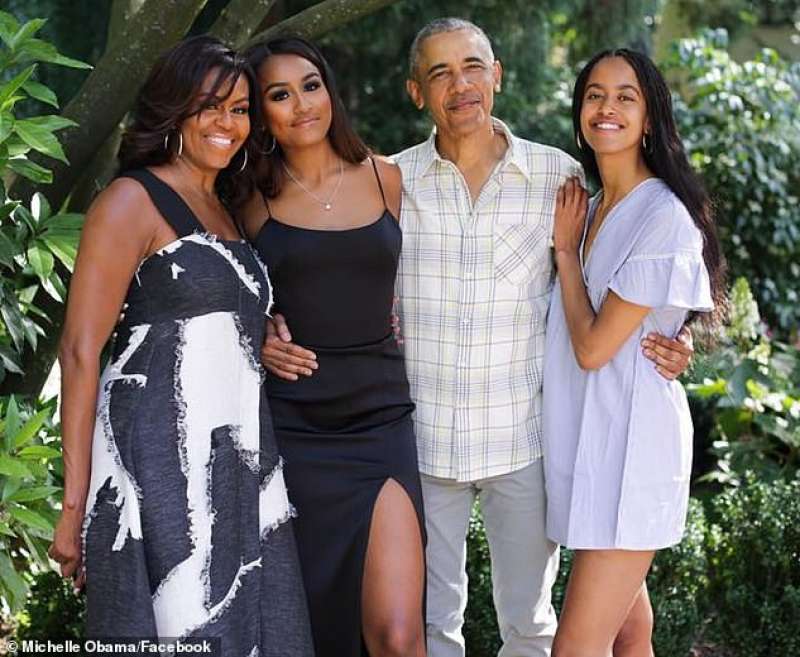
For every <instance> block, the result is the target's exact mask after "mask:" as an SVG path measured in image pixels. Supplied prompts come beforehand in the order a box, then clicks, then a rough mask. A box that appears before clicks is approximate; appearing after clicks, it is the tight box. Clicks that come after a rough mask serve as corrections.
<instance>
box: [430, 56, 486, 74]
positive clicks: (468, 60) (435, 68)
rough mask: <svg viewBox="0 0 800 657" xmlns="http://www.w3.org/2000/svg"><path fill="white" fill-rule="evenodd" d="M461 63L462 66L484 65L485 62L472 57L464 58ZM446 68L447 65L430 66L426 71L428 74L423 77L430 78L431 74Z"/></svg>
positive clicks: (479, 58)
mask: <svg viewBox="0 0 800 657" xmlns="http://www.w3.org/2000/svg"><path fill="white" fill-rule="evenodd" d="M463 63H464V64H475V63H478V64H484V65H485V64H486V62H485V61H484V60H483V59H482V58H481V57H476V56H474V55H473V56H472V57H465V58H464V62H463ZM446 68H447V64H434V65H433V66H431V67H430V68H429V69H428V72H427V73H426V74H425V75H426V76H430V75H431V73H438V72H439V71H442V70H445V69H446Z"/></svg>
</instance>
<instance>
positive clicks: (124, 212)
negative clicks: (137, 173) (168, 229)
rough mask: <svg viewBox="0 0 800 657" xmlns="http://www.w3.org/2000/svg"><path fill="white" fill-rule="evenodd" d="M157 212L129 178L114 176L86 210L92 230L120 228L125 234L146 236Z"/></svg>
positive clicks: (146, 196) (156, 221)
mask: <svg viewBox="0 0 800 657" xmlns="http://www.w3.org/2000/svg"><path fill="white" fill-rule="evenodd" d="M158 225H159V215H158V211H157V210H156V208H155V206H154V205H153V202H152V201H151V200H150V195H149V194H148V193H147V191H146V190H145V189H144V187H142V185H140V184H139V183H138V182H136V181H135V180H133V179H132V178H125V177H121V178H117V179H116V180H114V181H112V182H111V184H110V185H109V186H108V187H106V188H105V189H104V190H103V191H102V192H100V194H98V195H97V197H96V198H95V200H94V201H93V202H92V204H91V206H90V207H89V210H88V211H87V213H86V228H89V229H91V230H92V231H97V230H99V231H102V232H105V231H124V232H125V234H127V235H128V236H129V237H134V238H135V237H139V236H142V237H147V238H150V237H151V236H152V234H153V233H154V231H155V230H156V229H157V227H158Z"/></svg>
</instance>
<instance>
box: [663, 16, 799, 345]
mask: <svg viewBox="0 0 800 657" xmlns="http://www.w3.org/2000/svg"><path fill="white" fill-rule="evenodd" d="M727 45H728V39H727V33H726V32H725V31H724V30H716V31H707V32H705V33H704V35H703V36H701V37H700V38H697V39H684V40H681V41H680V42H678V44H677V45H676V47H675V48H674V50H673V53H672V55H671V57H670V58H669V59H668V61H667V62H665V66H666V69H667V70H668V71H669V73H670V75H671V77H674V78H676V79H677V81H678V88H679V90H680V95H679V97H676V103H675V110H676V116H677V119H678V125H679V128H680V132H681V135H682V136H683V139H684V143H685V145H686V148H687V150H688V152H689V155H690V157H691V161H692V164H693V165H694V166H695V167H696V168H697V169H698V170H699V171H700V173H701V174H702V176H703V178H704V179H705V181H706V184H707V185H708V188H709V190H710V191H711V193H712V195H713V196H714V198H715V201H716V203H717V207H718V211H719V215H720V224H721V225H720V234H721V237H722V240H723V245H724V250H725V253H726V256H727V258H728V260H729V263H730V266H731V271H732V272H733V273H734V274H736V275H739V276H745V277H746V278H747V279H748V280H749V281H750V282H751V284H752V285H753V289H754V291H755V294H756V297H757V298H758V301H759V304H760V305H761V307H762V309H765V310H766V311H767V312H766V318H767V321H768V323H769V324H770V326H771V327H773V328H774V329H776V330H777V331H778V333H779V334H780V335H782V336H783V337H786V336H788V335H789V334H790V333H791V332H793V331H796V327H797V326H798V325H799V324H800V303H798V301H800V289H798V280H800V258H798V256H800V198H799V197H798V191H797V190H798V189H800V168H798V167H797V162H798V161H800V102H799V101H800V97H799V94H800V64H794V65H791V66H790V65H789V64H788V63H786V62H784V61H783V60H781V58H780V57H779V56H778V55H777V53H775V52H774V51H772V50H766V49H765V50H763V51H762V52H761V54H760V55H759V56H758V57H757V58H756V59H755V60H754V61H750V62H745V63H743V64H739V63H737V62H735V61H734V60H733V59H732V58H731V57H730V55H729V54H728V52H727V50H726V48H727Z"/></svg>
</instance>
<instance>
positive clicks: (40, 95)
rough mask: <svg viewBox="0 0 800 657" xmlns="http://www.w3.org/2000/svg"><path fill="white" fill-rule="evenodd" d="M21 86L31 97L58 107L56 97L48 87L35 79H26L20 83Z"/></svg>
mask: <svg viewBox="0 0 800 657" xmlns="http://www.w3.org/2000/svg"><path fill="white" fill-rule="evenodd" d="M22 88H23V89H24V90H25V91H26V92H27V93H28V95H29V96H30V97H31V98H35V99H36V100H38V101H41V102H43V103H46V104H47V105H50V106H52V107H55V108H56V109H58V97H57V96H56V95H55V93H53V92H52V91H51V90H50V89H49V87H46V86H45V85H43V84H41V83H40V82H36V81H35V80H28V81H27V82H26V83H25V84H23V85H22Z"/></svg>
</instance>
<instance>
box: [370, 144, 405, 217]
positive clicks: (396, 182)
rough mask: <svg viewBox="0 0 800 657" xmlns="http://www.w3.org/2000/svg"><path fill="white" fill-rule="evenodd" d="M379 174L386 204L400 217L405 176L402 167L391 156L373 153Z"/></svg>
mask: <svg viewBox="0 0 800 657" xmlns="http://www.w3.org/2000/svg"><path fill="white" fill-rule="evenodd" d="M372 157H373V158H374V160H375V165H376V166H377V168H378V175H380V177H381V183H382V184H383V191H384V194H386V204H387V205H388V206H389V210H390V211H391V213H392V214H393V215H394V216H395V217H398V218H399V217H400V196H401V192H402V188H403V176H402V174H401V172H400V167H399V166H397V165H396V164H395V163H394V162H392V161H391V160H390V159H389V158H387V157H384V156H382V155H373V156H372Z"/></svg>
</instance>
